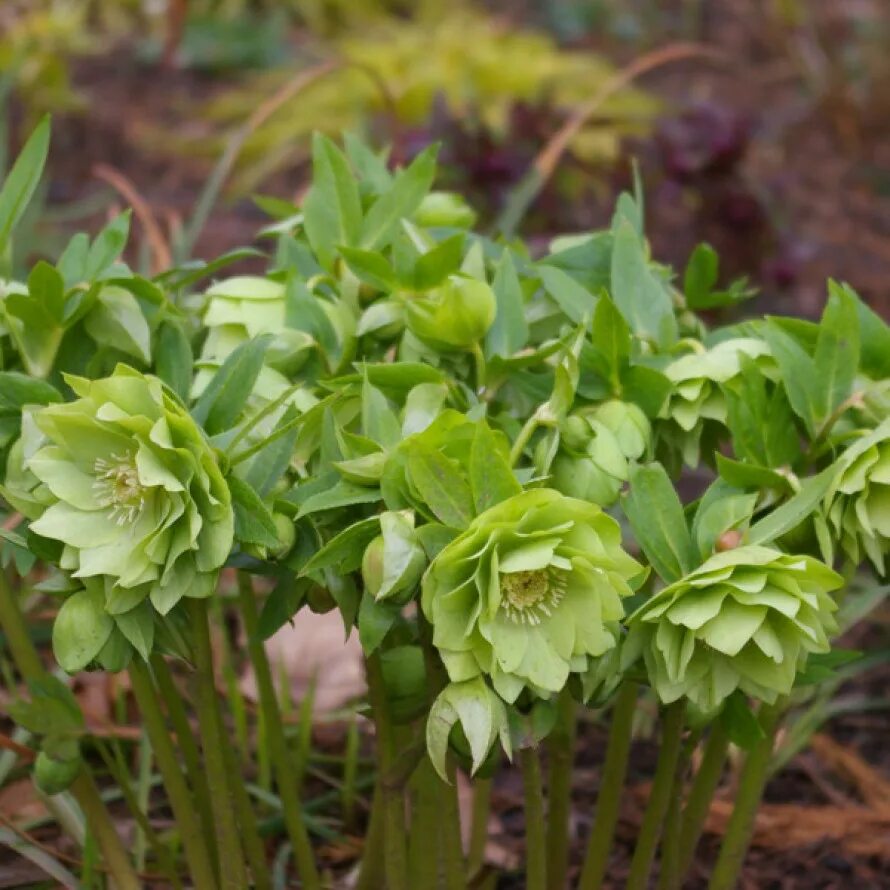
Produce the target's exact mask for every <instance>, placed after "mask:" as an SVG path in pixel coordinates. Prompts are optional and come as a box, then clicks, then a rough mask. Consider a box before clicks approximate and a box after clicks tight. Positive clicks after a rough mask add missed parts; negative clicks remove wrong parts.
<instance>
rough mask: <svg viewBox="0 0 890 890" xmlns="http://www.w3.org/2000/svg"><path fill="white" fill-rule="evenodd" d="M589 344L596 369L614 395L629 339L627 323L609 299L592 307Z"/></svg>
mask: <svg viewBox="0 0 890 890" xmlns="http://www.w3.org/2000/svg"><path fill="white" fill-rule="evenodd" d="M591 344H592V345H593V348H594V351H595V355H596V367H597V370H598V371H599V373H600V374H601V375H602V376H603V377H604V378H605V379H606V380H608V381H609V383H610V384H611V385H612V392H613V394H617V391H618V389H619V387H620V383H619V381H620V378H621V370H622V368H623V367H624V365H625V364H626V363H627V359H628V356H629V355H630V346H631V336H630V329H629V328H628V326H627V322H626V321H625V320H624V317H623V316H622V315H621V313H620V312H619V311H618V309H617V308H616V306H615V304H614V303H613V302H612V301H611V300H609V299H601V300H600V301H599V302H598V303H597V304H596V312H595V313H594V315H593V325H592V331H591Z"/></svg>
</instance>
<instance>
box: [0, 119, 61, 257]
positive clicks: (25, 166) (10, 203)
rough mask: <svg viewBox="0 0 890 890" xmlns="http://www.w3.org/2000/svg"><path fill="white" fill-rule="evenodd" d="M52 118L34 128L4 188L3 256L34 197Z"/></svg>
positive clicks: (0, 206) (0, 196)
mask: <svg viewBox="0 0 890 890" xmlns="http://www.w3.org/2000/svg"><path fill="white" fill-rule="evenodd" d="M49 131H50V126H49V117H48V116H47V117H44V118H43V120H41V121H40V123H39V124H38V125H37V126H36V127H35V128H34V132H33V133H31V135H30V136H29V137H28V141H27V142H26V143H25V146H24V148H23V149H22V151H21V153H20V154H19V156H18V157H17V158H16V161H15V163H14V164H13V165H12V169H11V170H10V171H9V175H8V176H7V177H6V180H5V181H4V183H3V188H2V189H0V256H4V255H5V253H6V248H7V245H8V244H9V238H10V236H11V235H12V231H13V229H14V228H15V226H16V223H18V221H19V219H21V216H22V214H23V213H24V212H25V208H26V207H27V206H28V203H29V202H30V200H31V198H32V197H33V195H34V192H35V190H36V189H37V185H38V183H39V182H40V177H41V176H42V175H43V167H44V165H45V164H46V156H47V153H48V151H49Z"/></svg>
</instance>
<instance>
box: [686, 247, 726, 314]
mask: <svg viewBox="0 0 890 890" xmlns="http://www.w3.org/2000/svg"><path fill="white" fill-rule="evenodd" d="M719 269H720V259H719V257H718V256H717V251H716V250H714V248H713V247H711V245H710V244H704V243H702V244H699V245H698V246H697V247H696V248H695V250H693V251H692V256H691V257H689V262H688V263H687V264H686V274H685V275H684V276H683V291H684V293H685V294H686V304H687V305H688V306H689V308H690V309H704V308H707V297H708V294H710V292H711V290H712V289H713V287H714V285H715V284H717V275H718V274H719Z"/></svg>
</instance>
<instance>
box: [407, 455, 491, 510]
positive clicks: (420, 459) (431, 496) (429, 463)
mask: <svg viewBox="0 0 890 890" xmlns="http://www.w3.org/2000/svg"><path fill="white" fill-rule="evenodd" d="M408 473H409V475H410V477H411V482H412V484H413V485H414V487H415V488H416V489H417V491H418V493H419V494H420V497H421V498H422V499H423V501H424V503H425V504H426V505H427V506H428V507H429V508H430V510H431V511H432V512H433V514H434V515H435V516H436V518H437V519H439V521H440V522H443V523H445V525H449V526H451V527H452V528H466V527H467V526H468V525H469V524H470V522H472V520H473V516H474V514H475V510H474V504H473V493H472V491H471V490H470V486H469V484H468V483H467V480H466V479H465V478H464V476H463V475H462V473H461V472H460V469H459V468H458V465H457V464H456V463H455V462H454V461H452V460H450V459H449V458H447V457H446V456H445V455H444V454H442V452H440V451H436V450H435V449H433V448H430V447H429V446H428V445H426V444H425V443H423V442H420V441H418V442H414V443H412V445H411V448H410V450H409V452H408Z"/></svg>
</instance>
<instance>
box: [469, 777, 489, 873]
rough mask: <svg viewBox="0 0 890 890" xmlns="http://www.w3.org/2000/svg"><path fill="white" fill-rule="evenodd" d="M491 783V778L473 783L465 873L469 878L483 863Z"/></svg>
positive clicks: (486, 839)
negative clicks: (471, 814)
mask: <svg viewBox="0 0 890 890" xmlns="http://www.w3.org/2000/svg"><path fill="white" fill-rule="evenodd" d="M491 785H492V780H491V779H476V780H475V782H474V783H473V818H472V822H471V823H470V849H469V852H468V854H467V874H468V875H469V876H470V878H471V879H472V878H473V876H474V875H476V874H477V873H478V872H479V871H480V869H481V868H482V866H483V865H484V864H485V846H486V844H487V843H488V817H489V814H490V813H491Z"/></svg>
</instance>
